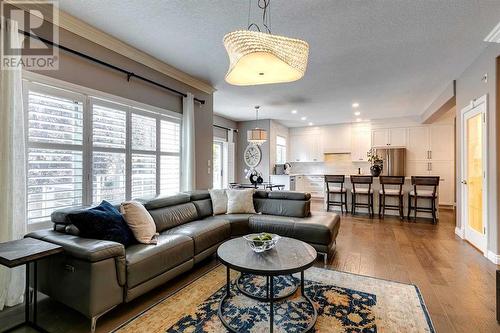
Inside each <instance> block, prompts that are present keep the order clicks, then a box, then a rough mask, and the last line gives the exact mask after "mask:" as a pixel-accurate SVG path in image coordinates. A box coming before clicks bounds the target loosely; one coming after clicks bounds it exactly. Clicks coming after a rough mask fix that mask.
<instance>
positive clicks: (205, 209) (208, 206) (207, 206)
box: [192, 197, 213, 218]
mask: <svg viewBox="0 0 500 333" xmlns="http://www.w3.org/2000/svg"><path fill="white" fill-rule="evenodd" d="M192 202H193V204H194V206H195V207H196V211H197V212H198V217H199V218H204V217H207V216H212V215H213V210H212V200H211V199H210V197H208V199H201V200H194V201H192Z"/></svg>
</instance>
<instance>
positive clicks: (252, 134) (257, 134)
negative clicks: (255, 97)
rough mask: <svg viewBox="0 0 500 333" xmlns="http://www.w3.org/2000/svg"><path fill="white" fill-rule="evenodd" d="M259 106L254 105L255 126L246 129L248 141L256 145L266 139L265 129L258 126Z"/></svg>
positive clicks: (259, 144)
mask: <svg viewBox="0 0 500 333" xmlns="http://www.w3.org/2000/svg"><path fill="white" fill-rule="evenodd" d="M259 108H260V106H258V105H256V106H255V128H253V129H251V130H248V131H247V141H248V143H251V144H254V145H256V146H261V145H262V144H263V143H264V142H266V141H267V131H266V130H265V129H262V128H259V127H258V125H259V124H258V121H259Z"/></svg>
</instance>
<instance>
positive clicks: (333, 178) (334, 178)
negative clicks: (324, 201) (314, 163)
mask: <svg viewBox="0 0 500 333" xmlns="http://www.w3.org/2000/svg"><path fill="white" fill-rule="evenodd" d="M344 182H345V176H344V175H325V184H326V191H327V192H330V186H329V184H330V183H331V184H340V190H341V191H343V189H344Z"/></svg>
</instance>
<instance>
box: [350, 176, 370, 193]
mask: <svg viewBox="0 0 500 333" xmlns="http://www.w3.org/2000/svg"><path fill="white" fill-rule="evenodd" d="M351 184H352V191H353V192H354V193H356V184H368V193H370V192H371V190H372V184H373V176H354V175H351Z"/></svg>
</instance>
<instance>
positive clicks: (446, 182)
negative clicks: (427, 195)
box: [406, 160, 455, 205]
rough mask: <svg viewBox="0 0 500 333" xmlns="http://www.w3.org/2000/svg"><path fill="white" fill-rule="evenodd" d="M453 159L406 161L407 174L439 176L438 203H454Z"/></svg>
mask: <svg viewBox="0 0 500 333" xmlns="http://www.w3.org/2000/svg"><path fill="white" fill-rule="evenodd" d="M454 168H455V167H454V162H453V161H431V160H427V161H408V162H407V164H406V174H407V176H439V177H440V182H439V204H440V205H453V204H454V203H455V191H454V188H455V183H454V182H455V177H454V174H455V173H454Z"/></svg>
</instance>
